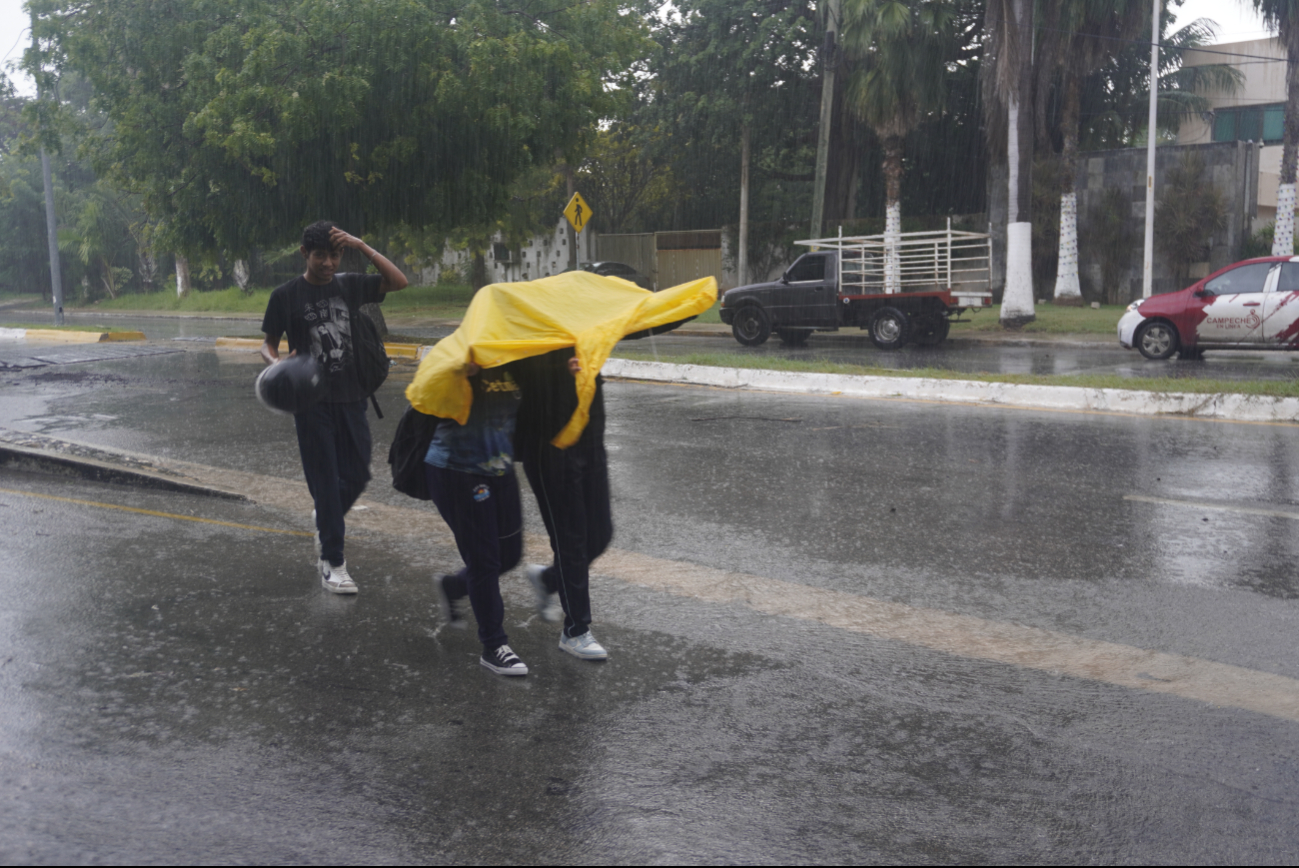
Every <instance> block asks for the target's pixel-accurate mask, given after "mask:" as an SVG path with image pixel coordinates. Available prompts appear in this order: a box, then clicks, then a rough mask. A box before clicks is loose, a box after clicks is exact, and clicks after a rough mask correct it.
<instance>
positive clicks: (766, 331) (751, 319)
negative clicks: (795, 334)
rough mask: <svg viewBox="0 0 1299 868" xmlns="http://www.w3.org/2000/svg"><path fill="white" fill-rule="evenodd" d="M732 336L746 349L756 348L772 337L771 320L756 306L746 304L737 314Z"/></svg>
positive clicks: (732, 324) (733, 323)
mask: <svg viewBox="0 0 1299 868" xmlns="http://www.w3.org/2000/svg"><path fill="white" fill-rule="evenodd" d="M731 334H733V335H735V339H736V340H737V341H739V342H740V343H742V344H744V345H745V346H746V347H756V346H758V345H759V344H762V343H765V342H766V340H767V338H768V337H770V336H771V319H770V318H769V317H768V316H767V312H766V311H765V310H763V309H762V308H760V307H758V306H757V305H756V304H746V305H745V306H744V307H742V308H740V309H739V310H737V311H736V312H735V320H734V321H733V322H732V323H731Z"/></svg>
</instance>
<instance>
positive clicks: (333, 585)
mask: <svg viewBox="0 0 1299 868" xmlns="http://www.w3.org/2000/svg"><path fill="white" fill-rule="evenodd" d="M320 584H321V586H322V587H324V589H325V590H326V591H329V593H331V594H355V593H356V591H357V587H356V582H354V581H352V577H351V576H349V575H348V574H347V562H346V561H345V562H343V564H342V565H341V566H337V567H335V566H331V565H330V563H329V561H323V560H322V561H321V562H320Z"/></svg>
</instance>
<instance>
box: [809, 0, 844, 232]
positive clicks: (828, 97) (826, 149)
mask: <svg viewBox="0 0 1299 868" xmlns="http://www.w3.org/2000/svg"><path fill="white" fill-rule="evenodd" d="M839 4H840V0H830V8H829V12H828V14H827V15H826V20H825V46H824V48H823V49H822V51H821V55H822V57H821V65H822V70H821V75H822V78H821V126H820V128H819V130H818V131H817V137H816V180H814V181H813V182H812V184H813V187H812V226H811V235H812V237H813V238H820V237H821V224H822V222H824V218H825V179H826V175H827V174H828V163H829V161H830V124H831V123H833V121H834V70H835V67H837V66H838V65H839V64H838V54H839V48H838V46H837V45H836V43H835V26H836V25H837V24H838V22H839Z"/></svg>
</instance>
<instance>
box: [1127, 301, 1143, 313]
mask: <svg viewBox="0 0 1299 868" xmlns="http://www.w3.org/2000/svg"><path fill="white" fill-rule="evenodd" d="M1143 301H1145V299H1144V298H1139V299H1137V300H1136V301H1134V302H1132V304H1130V305H1128V309H1127V312H1128V313H1132V311H1134V310H1136V309H1137V308H1139V307H1141V302H1143Z"/></svg>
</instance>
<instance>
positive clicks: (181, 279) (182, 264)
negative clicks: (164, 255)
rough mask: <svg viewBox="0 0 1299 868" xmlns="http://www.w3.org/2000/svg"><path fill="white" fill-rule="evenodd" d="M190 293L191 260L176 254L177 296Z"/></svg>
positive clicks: (182, 296) (180, 296) (181, 296)
mask: <svg viewBox="0 0 1299 868" xmlns="http://www.w3.org/2000/svg"><path fill="white" fill-rule="evenodd" d="M187 295H189V260H188V259H186V258H185V257H184V256H181V255H180V254H179V253H177V254H176V297H177V298H184V297H185V296H187Z"/></svg>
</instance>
